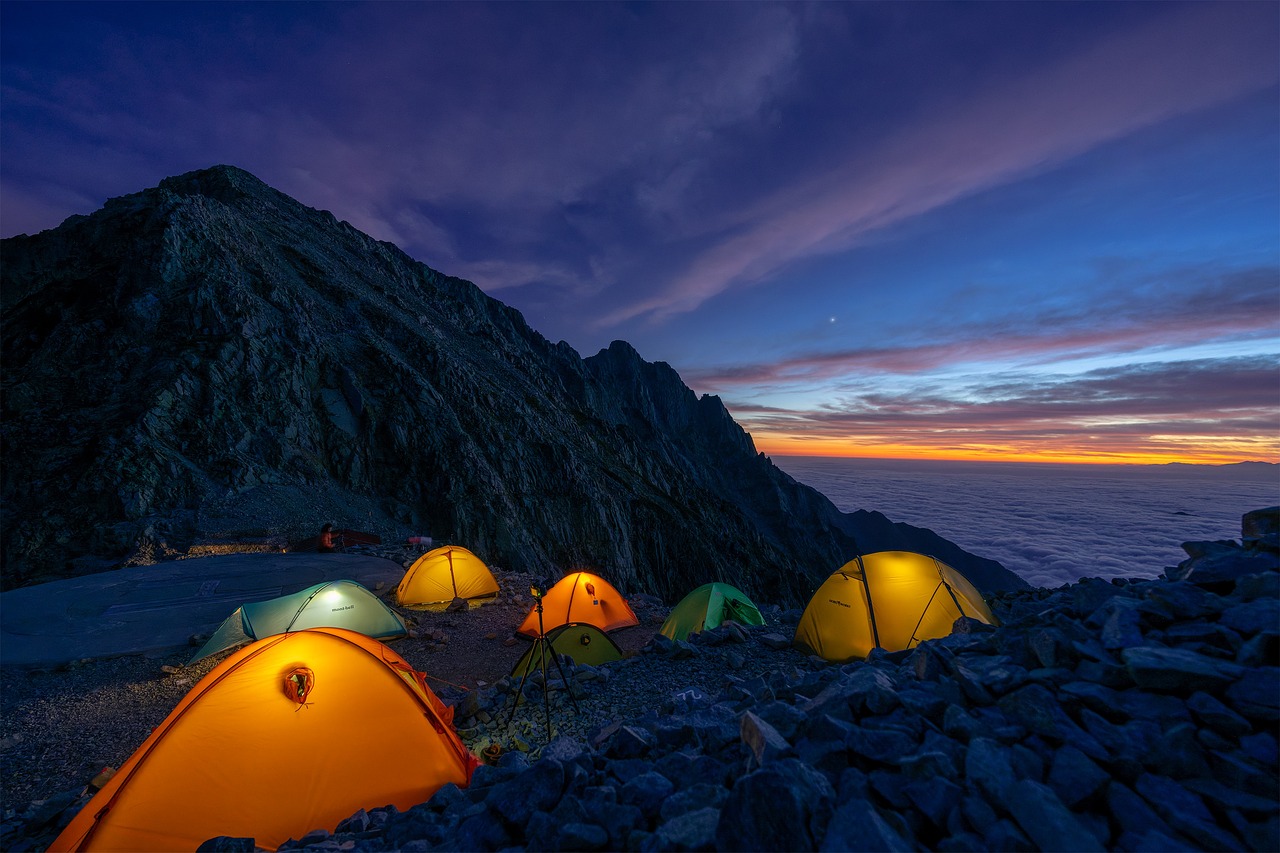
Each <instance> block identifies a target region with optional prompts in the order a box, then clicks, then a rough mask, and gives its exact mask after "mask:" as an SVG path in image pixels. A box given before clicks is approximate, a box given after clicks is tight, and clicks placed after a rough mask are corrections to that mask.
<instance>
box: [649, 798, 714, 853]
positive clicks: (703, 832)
mask: <svg viewBox="0 0 1280 853" xmlns="http://www.w3.org/2000/svg"><path fill="white" fill-rule="evenodd" d="M719 824H720V809H718V808H715V807H711V806H708V807H705V808H700V809H694V810H692V811H687V812H684V813H682V814H679V815H677V816H676V817H674V818H671V819H670V820H667V821H666V822H664V823H663V824H662V825H661V826H659V827H658V830H657V832H656V833H654V834H655V836H656V837H657V849H659V850H676V851H684V850H714V849H715V843H716V827H717V826H719Z"/></svg>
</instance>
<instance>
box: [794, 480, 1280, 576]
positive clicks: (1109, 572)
mask: <svg viewBox="0 0 1280 853" xmlns="http://www.w3.org/2000/svg"><path fill="white" fill-rule="evenodd" d="M775 462H777V464H778V465H779V466H780V467H781V468H782V469H783V470H785V471H786V472H787V473H789V474H791V475H792V476H793V477H795V478H796V479H798V480H800V481H801V482H802V483H806V484H807V485H810V486H813V487H814V488H815V489H817V490H818V491H820V492H822V493H823V494H825V495H826V496H827V497H829V498H830V499H831V501H832V502H833V503H834V504H835V505H836V506H837V507H839V508H840V509H841V510H843V511H845V512H852V511H854V510H858V509H867V510H876V511H879V512H882V513H884V514H885V515H886V516H888V517H889V518H890V519H891V520H893V521H900V522H906V523H908V524H912V525H915V526H917V527H927V528H929V529H930V530H933V531H934V532H935V533H937V534H939V535H940V536H943V537H945V538H947V539H950V540H951V541H953V542H955V543H956V544H957V545H960V546H961V547H963V548H965V549H966V550H968V551H970V552H972V553H974V554H978V555H980V556H983V557H988V558H990V559H993V560H997V561H999V562H1000V563H1001V564H1002V565H1004V567H1005V568H1007V569H1010V570H1011V571H1014V572H1016V573H1017V574H1019V575H1021V576H1022V577H1023V578H1024V579H1025V580H1026V581H1027V582H1028V583H1030V584H1032V585H1033V586H1041V587H1047V588H1054V587H1058V586H1061V585H1062V584H1067V583H1074V582H1075V581H1077V580H1079V579H1080V578H1082V577H1097V578H1107V579H1109V578H1154V577H1156V576H1158V575H1159V574H1161V573H1162V572H1163V571H1164V570H1165V568H1166V567H1168V566H1175V565H1177V564H1178V563H1180V562H1181V561H1183V560H1185V559H1186V558H1187V555H1186V553H1185V552H1184V551H1183V550H1182V548H1181V547H1180V546H1181V543H1183V542H1190V541H1214V540H1219V539H1239V538H1240V517H1241V516H1242V515H1244V514H1245V513H1246V512H1250V511H1252V510H1255V509H1262V508H1263V507H1267V506H1275V505H1276V504H1277V503H1280V485H1278V484H1277V483H1276V482H1275V481H1274V477H1275V473H1274V472H1270V473H1269V474H1268V473H1261V474H1257V475H1253V476H1252V477H1249V478H1243V477H1241V476H1240V475H1239V474H1234V475H1233V474H1232V473H1231V472H1229V471H1221V470H1215V469H1210V470H1208V471H1182V472H1178V471H1171V470H1168V469H1162V468H1159V467H1145V466H1138V467H1113V466H1098V467H1092V468H1088V469H1084V470H1083V471H1082V470H1081V469H1079V468H1075V467H1072V466H1066V467H1063V466H1053V465H992V464H982V465H973V464H967V465H966V464H964V463H954V462H950V463H949V462H932V463H924V462H914V463H913V462H899V461H889V460H853V459H809V458H802V457H793V458H783V459H776V460H775ZM1268 477H1270V478H1272V479H1271V481H1270V482H1268ZM836 568H838V567H837V566H833V567H832V570H833V571H834V570H835V569H836Z"/></svg>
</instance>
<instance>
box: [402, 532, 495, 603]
mask: <svg viewBox="0 0 1280 853" xmlns="http://www.w3.org/2000/svg"><path fill="white" fill-rule="evenodd" d="M497 593H498V582H497V581H496V580H494V578H493V573H492V572H490V571H489V567H488V566H486V565H485V564H484V560H481V559H480V558H479V557H477V556H476V555H475V554H473V553H471V552H470V551H468V550H467V549H466V548H461V547H459V546H457V545H445V546H444V547H443V548H436V549H435V550H434V551H428V552H427V553H425V554H423V555H422V556H421V557H419V558H418V559H416V560H414V561H413V565H411V566H410V567H409V569H408V570H407V571H406V572H405V573H404V577H403V578H402V579H401V580H400V585H399V586H397V587H396V603H397V604H399V605H400V606H401V607H420V606H422V605H428V604H439V603H442V602H448V601H453V600H454V599H455V598H483V597H485V596H489V595H496V594H497Z"/></svg>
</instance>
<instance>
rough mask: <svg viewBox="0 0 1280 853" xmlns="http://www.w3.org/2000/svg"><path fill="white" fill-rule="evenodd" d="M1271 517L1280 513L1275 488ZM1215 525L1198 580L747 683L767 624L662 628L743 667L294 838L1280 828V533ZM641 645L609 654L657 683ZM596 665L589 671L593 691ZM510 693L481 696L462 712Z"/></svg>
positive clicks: (1073, 835) (1268, 838) (1113, 836)
mask: <svg viewBox="0 0 1280 853" xmlns="http://www.w3.org/2000/svg"><path fill="white" fill-rule="evenodd" d="M1264 513H1266V514H1267V515H1266V518H1268V519H1270V521H1268V522H1267V527H1268V529H1269V531H1270V534H1274V533H1276V532H1277V531H1280V509H1276V508H1273V509H1271V510H1266V511H1264ZM1206 544H1208V543H1188V544H1187V545H1186V546H1184V547H1185V548H1186V550H1187V552H1188V553H1189V554H1191V555H1192V558H1191V559H1190V560H1187V561H1186V562H1184V563H1182V564H1181V565H1180V566H1179V569H1178V571H1177V572H1175V573H1171V574H1176V575H1180V576H1184V577H1185V578H1186V579H1185V580H1169V579H1164V578H1162V579H1158V580H1154V581H1125V580H1116V581H1111V582H1105V581H1101V580H1097V579H1085V580H1082V581H1081V582H1080V583H1077V584H1072V585H1070V586H1066V587H1063V588H1061V589H1058V590H1034V591H1029V592H1016V593H1007V594H1004V595H1003V596H1002V597H1001V599H1000V601H999V602H998V603H997V604H996V610H997V612H999V613H1000V615H1001V616H1002V618H1003V623H1004V624H1003V625H1002V626H1001V627H999V628H993V627H991V626H989V625H983V624H980V623H976V622H974V621H972V620H968V619H964V618H962V619H960V620H958V622H957V624H956V630H955V632H954V633H953V634H952V635H951V636H949V637H947V638H944V639H941V640H930V641H927V642H925V643H923V644H921V645H920V646H919V647H918V648H916V649H912V650H908V651H904V652H896V653H891V654H885V653H881V652H876V653H873V654H872V656H871V657H870V659H868V660H867V661H865V662H856V663H852V664H848V665H845V666H831V665H827V664H825V663H824V662H822V661H821V660H819V659H809V660H807V661H806V662H805V663H804V665H802V666H796V665H795V664H794V662H793V661H792V660H785V661H783V660H779V662H780V663H783V664H784V665H783V666H782V667H781V668H779V669H777V670H774V671H772V672H769V673H767V674H765V675H762V676H756V677H754V678H750V679H741V678H735V677H734V676H733V675H732V674H729V675H727V676H724V674H725V673H731V672H732V671H733V667H732V665H731V664H730V663H729V661H730V659H731V658H730V656H732V655H737V656H739V657H741V656H742V655H744V654H755V655H768V654H771V652H770V651H769V644H768V643H767V642H766V640H765V638H766V637H767V636H768V635H769V634H770V633H772V632H774V631H775V630H776V629H775V628H773V627H772V626H771V627H760V628H745V629H744V628H741V627H740V626H732V625H728V626H724V627H722V628H720V629H716V631H714V632H708V634H707V636H701V635H695V640H694V642H692V643H680V644H673V643H672V642H671V641H669V640H667V639H666V638H665V637H661V635H658V636H657V637H655V638H654V643H653V645H652V646H651V647H650V649H648V651H649V653H650V654H649V657H653V658H665V659H670V660H672V661H675V662H674V663H673V664H672V668H673V669H678V668H680V667H682V666H685V665H686V664H687V662H688V661H689V660H690V659H692V660H694V661H697V660H699V659H708V660H710V659H714V661H713V662H711V663H710V665H709V666H706V667H705V668H704V669H705V670H706V671H718V672H719V673H721V674H722V676H724V677H723V682H724V684H725V686H723V687H722V688H721V689H720V690H719V691H718V693H717V692H715V691H712V690H705V692H704V690H699V689H686V690H683V691H681V692H680V693H679V694H676V695H674V696H671V695H669V696H668V698H667V699H665V701H664V703H663V705H662V707H661V708H660V709H658V710H655V711H651V712H650V713H648V714H646V715H643V716H640V717H634V718H629V719H621V720H617V721H616V722H614V723H613V724H612V725H609V726H607V727H604V728H601V729H598V730H597V731H596V732H595V733H594V735H592V736H590V737H587V738H584V739H575V738H574V737H572V736H567V735H562V736H561V737H558V738H556V739H555V740H553V741H551V742H550V743H549V744H548V745H547V746H546V747H544V748H543V749H542V750H541V752H540V755H538V756H537V758H536V760H531V759H530V758H529V756H527V755H526V754H524V753H521V752H512V753H508V754H506V755H504V756H502V757H501V758H499V759H498V760H497V763H496V766H485V767H481V768H480V769H479V770H478V771H477V772H476V775H475V778H474V779H473V780H472V783H471V785H470V786H469V787H468V788H467V789H466V790H460V789H458V788H457V787H455V786H453V785H448V786H446V787H445V788H443V789H442V790H440V791H439V792H438V793H437V794H436V795H435V796H434V797H432V798H431V800H430V801H428V802H427V803H424V804H422V805H420V806H415V807H414V808H412V809H409V810H408V811H405V812H399V811H397V810H396V809H395V808H385V809H376V810H374V811H371V812H365V811H363V810H362V811H360V812H358V813H357V814H356V815H354V816H352V818H350V819H349V820H347V821H344V822H343V823H341V824H339V825H338V826H337V827H336V828H335V829H334V831H332V832H331V831H329V830H327V829H319V830H316V831H314V832H311V833H309V834H308V835H306V836H304V837H302V838H300V839H298V840H297V841H293V842H288V843H286V844H284V845H283V846H282V847H281V848H280V849H281V850H301V849H307V850H326V849H327V850H356V851H385V850H499V849H507V848H512V847H515V848H525V849H540V850H570V849H572V850H900V851H911V850H955V851H959V850H973V851H987V850H1103V849H1106V850H1135V851H1137V850H1276V849H1280V805H1278V803H1280V783H1278V782H1277V779H1278V778H1280V750H1278V747H1277V740H1276V728H1277V723H1280V657H1278V653H1280V549H1277V548H1276V546H1275V541H1274V537H1272V538H1271V539H1270V540H1268V539H1267V537H1265V536H1264V537H1259V538H1255V539H1251V540H1246V541H1245V543H1244V544H1243V545H1240V544H1236V543H1233V545H1234V553H1233V554H1232V555H1231V556H1230V557H1229V558H1228V557H1224V556H1222V555H1221V554H1219V555H1218V556H1217V557H1215V558H1214V573H1213V575H1212V577H1209V576H1207V575H1203V573H1202V571H1201V570H1202V569H1203V568H1204V560H1205V554H1204V552H1205V550H1206V549H1205V545H1206ZM1218 544H1223V543H1218ZM1210 550H1213V549H1210ZM1198 574H1201V575H1202V577H1200V578H1199V579H1197V575H1198ZM773 654H777V653H776V652H773ZM643 666H644V660H643V658H642V659H640V660H639V661H624V662H621V663H618V664H610V665H606V666H605V667H601V668H600V669H601V671H611V677H609V678H607V679H605V680H606V681H607V682H608V683H610V684H618V683H626V684H628V685H629V689H631V690H643V689H646V688H648V687H650V686H651V684H650V681H649V680H648V679H646V678H645V677H643V676H639V674H638V672H636V670H637V669H638V668H640V667H643ZM585 669H586V670H587V674H588V675H590V676H591V677H592V678H591V681H590V682H588V683H587V684H586V685H582V684H581V683H580V684H579V687H580V688H582V689H584V690H586V691H591V690H593V689H597V688H595V687H593V684H594V683H597V682H598V681H599V675H598V674H597V673H596V671H595V670H593V669H591V668H589V667H588V668H585ZM637 676H639V677H637ZM575 678H576V676H575ZM701 686H702V687H703V688H709V687H710V685H705V684H704V685H701ZM504 692H505V693H511V692H513V691H512V690H511V688H510V686H509V685H499V686H497V687H495V688H493V689H492V691H491V693H492V695H491V696H490V697H488V698H486V697H476V696H475V695H474V694H471V695H469V696H468V700H469V701H468V703H467V704H465V705H463V706H461V707H460V708H459V722H460V724H461V725H464V726H465V725H473V724H474V721H475V715H476V714H484V715H485V716H486V717H487V716H489V715H488V714H487V713H485V712H484V711H483V710H480V709H482V708H483V707H485V704H486V702H487V701H490V700H496V701H497V704H498V705H499V706H500V705H501V704H502V702H503V701H505V702H506V704H507V705H509V704H510V701H511V700H510V698H509V697H507V698H506V699H505V700H504V699H502V696H503V694H504ZM552 695H557V696H562V695H563V686H562V687H561V690H560V691H559V692H556V693H553V694H552ZM538 701H540V700H538V699H536V698H535V701H534V702H533V703H532V704H534V706H535V707H536V706H537V702H538ZM564 705H565V703H564V702H563V700H561V704H560V707H559V713H561V714H562V715H563V716H564V717H566V718H568V719H569V720H570V722H572V716H571V714H569V709H568V708H567V707H565V706H564ZM505 713H506V711H505V710H504V711H503V712H502V713H501V714H499V713H498V712H497V711H495V714H494V716H495V717H502V719H501V721H500V722H498V723H497V724H495V730H499V729H503V728H504V727H503V726H502V723H505ZM507 741H508V742H510V738H509V737H508V738H507ZM219 843H221V844H222V845H223V846H221V847H219V846H216V845H214V846H210V847H209V848H208V849H246V850H247V849H252V840H251V839H221V840H220V841H219ZM235 844H239V845H241V847H239V848H237V847H234V846H226V845H235ZM202 849H204V848H202Z"/></svg>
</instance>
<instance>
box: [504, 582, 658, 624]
mask: <svg viewBox="0 0 1280 853" xmlns="http://www.w3.org/2000/svg"><path fill="white" fill-rule="evenodd" d="M570 622H583V623H586V624H587V625H595V626H596V627H597V628H599V629H600V630H601V631H613V630H616V629H618V628H625V627H627V626H628V625H639V624H640V620H639V619H637V618H636V614H635V611H633V610H632V609H631V605H630V604H627V600H626V599H625V598H623V597H622V594H621V593H620V592H618V591H617V590H616V589H614V588H613V586H612V585H611V584H610V583H609V582H608V581H606V580H605V579H604V578H602V577H600V576H599V575H596V574H592V573H591V572H573V573H572V574H568V575H565V576H564V577H562V578H561V579H560V580H559V581H557V582H556V584H555V586H553V587H551V589H549V590H547V594H546V595H544V596H543V597H542V625H543V630H545V631H548V632H549V631H550V630H551V629H552V628H556V627H559V626H560V625H567V624H569V623H570ZM517 632H518V633H521V634H525V635H526V636H530V637H536V636H538V608H537V607H536V606H535V607H534V608H533V609H532V610H530V611H529V615H528V616H526V617H525V618H524V621H523V622H521V623H520V627H519V628H518V629H517Z"/></svg>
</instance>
